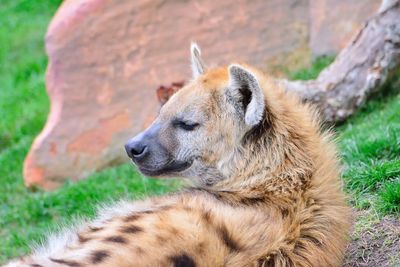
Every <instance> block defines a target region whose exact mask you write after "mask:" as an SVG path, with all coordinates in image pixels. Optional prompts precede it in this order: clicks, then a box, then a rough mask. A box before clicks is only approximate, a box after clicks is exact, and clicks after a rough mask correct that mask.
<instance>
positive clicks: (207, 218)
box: [201, 210, 212, 224]
mask: <svg viewBox="0 0 400 267" xmlns="http://www.w3.org/2000/svg"><path fill="white" fill-rule="evenodd" d="M201 217H202V218H203V220H204V221H205V222H206V223H208V224H211V223H212V218H211V211H209V210H207V211H204V212H203V213H202V214H201Z"/></svg>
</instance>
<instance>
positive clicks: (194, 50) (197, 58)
mask: <svg viewBox="0 0 400 267" xmlns="http://www.w3.org/2000/svg"><path fill="white" fill-rule="evenodd" d="M190 55H191V65H192V75H193V79H195V78H197V77H199V76H200V75H201V74H203V73H204V72H205V71H206V65H205V64H204V62H203V60H202V59H201V51H200V48H199V46H198V45H197V44H196V43H194V42H192V44H191V45H190Z"/></svg>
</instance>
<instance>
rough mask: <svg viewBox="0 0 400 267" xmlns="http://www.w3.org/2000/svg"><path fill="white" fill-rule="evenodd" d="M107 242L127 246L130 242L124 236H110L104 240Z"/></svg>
mask: <svg viewBox="0 0 400 267" xmlns="http://www.w3.org/2000/svg"><path fill="white" fill-rule="evenodd" d="M104 241H106V242H112V243H120V244H126V243H127V242H128V241H127V240H126V239H125V238H124V237H122V236H110V237H107V238H105V239H104Z"/></svg>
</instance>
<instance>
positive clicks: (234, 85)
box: [227, 64, 265, 126]
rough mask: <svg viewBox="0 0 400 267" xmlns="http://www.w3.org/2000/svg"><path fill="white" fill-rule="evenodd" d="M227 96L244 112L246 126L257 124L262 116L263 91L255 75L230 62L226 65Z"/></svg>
mask: <svg viewBox="0 0 400 267" xmlns="http://www.w3.org/2000/svg"><path fill="white" fill-rule="evenodd" d="M228 73H229V85H228V92H227V93H228V94H229V98H230V99H232V101H234V102H235V103H234V105H235V106H238V107H240V108H241V109H242V110H243V112H244V121H245V123H246V124H247V125H248V126H255V125H257V124H258V123H259V122H260V121H261V120H262V118H263V115H264V108H265V101H264V93H263V90H262V88H261V86H260V84H259V82H258V79H257V77H256V75H255V74H254V73H253V72H252V71H251V70H249V69H247V68H245V67H243V66H240V65H237V64H232V65H230V66H229V67H228Z"/></svg>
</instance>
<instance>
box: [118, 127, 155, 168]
mask: <svg viewBox="0 0 400 267" xmlns="http://www.w3.org/2000/svg"><path fill="white" fill-rule="evenodd" d="M159 129H160V126H159V125H158V124H153V125H152V126H151V127H150V128H148V129H147V130H145V131H143V132H141V133H139V134H138V135H136V136H135V137H133V138H132V139H130V140H129V141H128V143H126V144H125V150H126V153H127V154H128V156H129V157H130V158H131V159H132V160H133V161H134V162H135V163H136V164H140V163H144V161H146V160H149V157H150V156H151V155H150V154H154V153H156V152H157V151H158V150H160V148H158V147H157V146H158V145H157V143H158V142H157V136H158V132H159Z"/></svg>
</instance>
